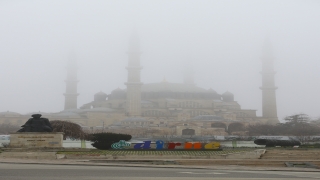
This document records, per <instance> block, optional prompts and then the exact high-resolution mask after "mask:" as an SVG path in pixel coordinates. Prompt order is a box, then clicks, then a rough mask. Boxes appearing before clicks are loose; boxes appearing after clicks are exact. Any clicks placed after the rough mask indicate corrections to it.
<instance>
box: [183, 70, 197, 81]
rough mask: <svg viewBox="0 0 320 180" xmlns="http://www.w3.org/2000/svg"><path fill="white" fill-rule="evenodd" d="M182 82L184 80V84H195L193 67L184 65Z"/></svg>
mask: <svg viewBox="0 0 320 180" xmlns="http://www.w3.org/2000/svg"><path fill="white" fill-rule="evenodd" d="M183 82H184V84H187V85H195V83H194V72H193V69H192V68H191V67H190V66H188V67H185V69H184V72H183Z"/></svg>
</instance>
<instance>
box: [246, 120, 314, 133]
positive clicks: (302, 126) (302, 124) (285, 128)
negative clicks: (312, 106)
mask: <svg viewBox="0 0 320 180" xmlns="http://www.w3.org/2000/svg"><path fill="white" fill-rule="evenodd" d="M284 120H285V121H286V122H285V123H279V124H277V125H270V124H257V125H249V126H248V127H247V131H248V133H249V134H248V135H249V136H260V135H265V136H279V135H282V136H297V137H299V136H316V135H320V126H319V125H317V124H316V123H311V121H310V118H309V117H308V116H307V115H305V114H296V115H292V116H287V117H286V118H284Z"/></svg>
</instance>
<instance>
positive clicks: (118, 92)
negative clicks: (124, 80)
mask: <svg viewBox="0 0 320 180" xmlns="http://www.w3.org/2000/svg"><path fill="white" fill-rule="evenodd" d="M109 98H110V99H125V98H126V91H125V90H123V89H120V88H117V89H115V90H113V91H112V92H111V95H110V96H109Z"/></svg>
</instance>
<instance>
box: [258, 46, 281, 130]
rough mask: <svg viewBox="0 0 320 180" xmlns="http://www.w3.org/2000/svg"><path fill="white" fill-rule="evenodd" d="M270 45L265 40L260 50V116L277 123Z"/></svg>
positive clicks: (272, 59)
mask: <svg viewBox="0 0 320 180" xmlns="http://www.w3.org/2000/svg"><path fill="white" fill-rule="evenodd" d="M273 61H274V57H273V53H272V46H271V44H270V42H269V41H267V40H266V41H265V44H264V46H263V51H262V71H261V74H262V87H260V89H261V90H262V116H263V117H264V118H267V119H268V123H271V124H276V123H279V120H278V116H277V103H276V89H277V87H276V86H275V78H274V76H275V74H276V72H275V71H274V67H273Z"/></svg>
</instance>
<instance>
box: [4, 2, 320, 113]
mask: <svg viewBox="0 0 320 180" xmlns="http://www.w3.org/2000/svg"><path fill="white" fill-rule="evenodd" d="M319 8H320V2H319V1H317V0H309V1H307V0H300V1H298V0H287V1H286V0H282V1H278V0H275V1H271V0H268V1H256V0H252V1H249V0H248V1H226V0H220V1H214V0H208V1H205V0H202V1H201V0H193V1H188V0H170V1H169V0H168V1H165V0H159V1H149V0H145V1H139V0H135V1H131V0H127V1H121V0H114V1H104V0H101V1H94V0H92V1H82V0H68V1H63V0H52V1H42V0H38V1H36V0H34V1H21V0H16V1H14V0H1V1H0V62H1V65H0V83H1V88H0V102H1V103H0V112H3V111H13V112H18V113H22V114H24V113H29V112H35V111H43V112H58V111H61V110H63V106H64V96H63V93H64V92H65V82H64V80H65V79H66V66H67V60H68V54H69V53H70V52H74V54H76V56H77V61H78V79H79V84H78V92H79V94H80V95H79V97H78V107H80V106H81V105H83V104H84V103H88V102H91V101H92V100H93V95H94V93H96V92H99V91H103V92H106V93H110V92H111V91H112V90H114V89H116V88H118V87H119V88H125V85H124V82H126V79H127V70H126V69H125V66H126V65H127V61H128V58H127V54H126V51H127V48H128V41H129V37H130V34H131V32H132V31H133V30H134V29H135V30H136V31H137V32H138V34H139V37H140V43H141V44H140V47H141V51H142V56H141V64H142V66H143V70H142V72H141V81H142V82H143V83H155V82H161V81H162V80H163V79H164V78H165V79H166V80H167V81H168V82H173V83H180V82H183V72H184V69H185V68H186V67H192V68H193V72H194V78H195V83H196V84H197V86H199V87H202V88H205V89H209V88H212V89H214V90H216V91H217V92H218V93H219V94H221V93H224V92H225V91H230V92H232V93H234V96H235V100H236V101H237V102H238V103H239V104H240V105H241V107H242V108H244V109H256V110H257V115H259V116H261V114H262V112H261V106H262V105H261V104H262V102H261V101H262V100H261V90H260V89H259V87H260V86H261V74H260V71H261V55H262V47H263V43H264V41H265V40H266V39H268V40H269V41H270V42H271V44H272V45H273V51H274V52H273V55H274V57H275V62H274V63H275V64H274V66H275V70H276V71H277V74H276V76H275V77H276V85H277V86H278V87H279V89H278V90H277V92H276V93H277V105H278V117H279V119H282V118H283V117H285V116H286V115H291V114H294V113H306V114H308V115H310V116H311V117H319V116H320V112H319V107H320V95H319V92H320V51H319V47H320V35H319V32H320V21H319V18H320V11H319Z"/></svg>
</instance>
